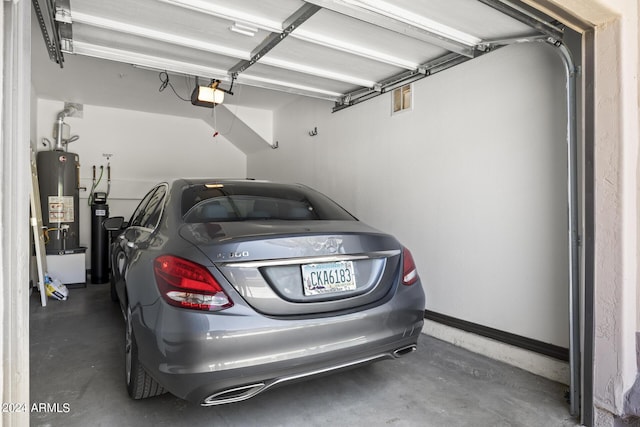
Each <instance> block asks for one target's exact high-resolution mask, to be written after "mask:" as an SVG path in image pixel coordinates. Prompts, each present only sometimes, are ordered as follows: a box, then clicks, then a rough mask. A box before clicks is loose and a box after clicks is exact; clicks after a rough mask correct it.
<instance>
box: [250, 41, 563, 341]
mask: <svg viewBox="0 0 640 427" xmlns="http://www.w3.org/2000/svg"><path fill="white" fill-rule="evenodd" d="M331 107H332V105H331V104H329V103H326V102H321V101H314V100H309V99H303V100H300V101H299V102H296V103H293V104H290V105H288V106H286V107H284V108H282V109H281V110H278V111H276V113H275V115H274V120H275V123H274V137H275V139H276V140H277V141H278V143H279V146H280V148H278V149H277V150H264V151H261V152H259V153H255V154H251V155H249V156H248V165H247V168H248V174H249V176H253V177H256V178H266V179H272V180H284V181H297V182H302V183H305V184H308V185H310V186H312V187H315V188H317V189H318V190H320V191H322V192H324V193H326V194H327V195H329V196H331V197H333V198H334V199H336V200H337V201H338V202H339V203H341V204H342V205H343V206H344V207H345V208H346V209H348V210H349V211H350V212H352V213H353V214H354V215H356V216H357V217H358V218H359V219H361V220H362V221H364V222H366V223H369V224H370V225H373V226H375V227H377V228H379V229H382V230H385V231H389V232H391V233H393V234H395V235H396V236H397V237H398V238H399V240H400V241H402V242H403V244H405V245H406V246H407V247H409V248H410V249H411V250H412V252H413V254H414V257H415V258H416V262H417V264H418V268H419V271H420V274H421V277H422V282H423V285H424V287H425V289H426V292H427V309H429V310H433V311H436V312H439V313H442V314H446V315H449V316H453V317H456V318H460V319H463V320H467V321H471V322H474V323H478V324H481V325H485V326H489V327H493V328H496V329H500V330H504V331H507V332H511V333H515V334H518V335H522V336H526V337H530V338H533V339H537V340H540V341H543V342H547V343H551V344H555V345H560V346H563V347H568V329H569V327H568V296H567V295H568V276H567V269H568V257H567V254H566V252H567V249H566V248H567V232H566V229H567V227H566V221H567V202H566V194H565V193H566V178H565V176H566V175H565V174H566V130H565V129H566V113H565V81H564V72H563V65H562V62H561V60H560V58H559V57H558V56H557V54H556V53H555V52H554V49H553V48H552V47H550V46H547V45H543V44H529V45H517V46H511V47H507V48H503V49H501V50H498V51H496V52H493V53H491V54H489V55H486V56H483V57H481V58H478V59H476V60H474V61H471V62H468V63H466V64H462V65H460V66H458V67H455V68H453V69H450V70H449V71H448V72H447V73H440V74H436V75H433V76H430V77H428V78H426V79H423V80H421V81H420V82H417V83H416V84H415V85H414V109H413V111H410V112H404V113H402V114H399V115H396V116H393V117H392V116H391V115H390V95H389V94H385V95H382V96H379V97H377V98H375V99H374V100H371V101H367V102H365V103H363V104H360V105H357V106H354V107H352V108H348V109H346V110H344V111H341V112H338V113H335V114H332V113H331V111H330V110H331ZM315 127H317V130H318V135H317V136H314V137H311V136H309V135H308V132H309V131H310V130H312V129H314V128H315Z"/></svg>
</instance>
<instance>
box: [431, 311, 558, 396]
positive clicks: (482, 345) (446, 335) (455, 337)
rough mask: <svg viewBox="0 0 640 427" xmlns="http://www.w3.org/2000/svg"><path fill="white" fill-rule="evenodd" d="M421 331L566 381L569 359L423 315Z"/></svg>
mask: <svg viewBox="0 0 640 427" xmlns="http://www.w3.org/2000/svg"><path fill="white" fill-rule="evenodd" d="M422 332H423V333H424V334H427V335H429V336H432V337H434V338H437V339H439V340H442V341H445V342H448V343H450V344H453V345H455V346H458V347H462V348H464V349H466V350H469V351H471V352H474V353H477V354H481V355H482V356H485V357H488V358H490V359H494V360H497V361H500V362H503V363H506V364H508V365H511V366H514V367H516V368H519V369H523V370H525V371H528V372H531V373H532V374H535V375H539V376H541V377H544V378H547V379H550V380H552V381H556V382H558V383H560V384H565V385H566V384H569V377H570V375H569V362H563V361H560V360H558V359H555V358H553V357H549V356H545V355H542V354H539V353H535V352H533V351H529V350H525V349H523V348H520V347H516V346H513V345H509V344H505V343H503V342H500V341H496V340H494V339H491V338H487V337H484V336H481V335H477V334H474V333H471V332H467V331H463V330H462V329H457V328H454V327H451V326H447V325H444V324H442V323H438V322H435V321H433V320H429V319H425V321H424V327H423V328H422ZM427 351H428V350H427Z"/></svg>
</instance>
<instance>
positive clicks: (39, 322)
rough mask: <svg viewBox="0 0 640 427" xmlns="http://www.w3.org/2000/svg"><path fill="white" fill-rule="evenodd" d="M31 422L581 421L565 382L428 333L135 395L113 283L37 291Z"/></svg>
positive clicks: (411, 423) (34, 297)
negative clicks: (205, 398) (292, 377)
mask: <svg viewBox="0 0 640 427" xmlns="http://www.w3.org/2000/svg"><path fill="white" fill-rule="evenodd" d="M30 339H31V354H30V359H31V360H30V363H31V403H32V404H33V403H47V404H49V405H48V411H47V412H34V413H31V425H32V426H83V427H84V426H89V425H90V426H122V427H124V426H136V427H138V426H177V425H182V426H190V427H196V426H535V427H539V426H574V425H576V422H575V420H574V419H572V418H571V417H570V415H569V412H568V406H567V404H566V402H565V399H564V394H565V392H566V390H567V387H566V386H563V385H561V384H558V383H554V382H552V381H549V380H546V379H544V378H541V377H538V376H535V375H532V374H529V373H527V372H525V371H522V370H519V369H517V368H513V367H511V366H508V365H505V364H503V363H500V362H496V361H493V360H490V359H487V358H485V357H482V356H478V355H476V354H473V353H470V352H468V351H466V350H463V349H460V348H458V347H455V346H453V345H450V344H447V343H445V342H442V341H439V340H437V339H435V338H432V337H429V336H427V335H422V337H421V339H420V342H419V348H418V351H417V352H415V353H413V354H411V355H408V356H406V357H405V358H403V359H399V360H396V361H383V362H380V363H377V364H374V365H370V366H366V367H364V368H360V369H356V370H351V371H348V372H346V373H340V374H335V375H330V376H326V377H321V378H317V379H313V380H309V381H306V382H301V383H296V384H290V385H286V386H283V387H280V388H277V389H273V390H270V391H269V392H267V393H265V394H262V395H260V396H257V397H255V398H253V399H251V400H248V401H244V402H240V403H235V404H230V405H225V406H214V407H209V408H203V407H200V406H198V405H193V404H191V403H188V402H186V401H183V400H180V399H178V398H175V397H173V396H171V395H169V394H165V395H163V396H160V397H157V398H152V399H148V400H141V401H132V400H130V399H129V397H128V396H127V392H126V389H125V386H124V379H123V376H124V373H123V372H124V356H123V339H124V322H123V320H122V316H121V314H120V311H119V308H118V307H117V305H116V304H114V303H112V302H111V300H110V299H109V286H108V285H91V284H89V285H87V288H79V289H71V290H70V297H69V300H68V301H54V300H49V302H48V305H47V307H45V308H43V307H41V306H40V300H39V295H38V294H34V295H32V297H31V333H30Z"/></svg>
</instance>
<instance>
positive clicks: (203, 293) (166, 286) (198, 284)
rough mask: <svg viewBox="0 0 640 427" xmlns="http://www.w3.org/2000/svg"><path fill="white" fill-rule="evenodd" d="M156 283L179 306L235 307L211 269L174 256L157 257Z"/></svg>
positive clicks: (211, 308) (170, 301)
mask: <svg viewBox="0 0 640 427" xmlns="http://www.w3.org/2000/svg"><path fill="white" fill-rule="evenodd" d="M153 270H154V272H155V276H156V283H157V284H158V288H159V289H160V293H161V294H162V297H163V298H164V300H165V301H167V302H168V303H169V304H171V305H174V306H176V307H182V308H192V309H196V310H206V311H219V310H224V309H226V308H229V307H232V306H233V301H231V299H230V298H229V297H228V296H227V294H226V293H225V292H224V291H223V290H222V287H221V286H220V284H219V283H218V282H217V281H216V279H214V277H213V276H212V275H211V273H210V272H209V270H207V269H206V268H204V267H203V266H201V265H199V264H196V263H194V262H191V261H187V260H186V259H182V258H178V257H176V256H173V255H162V256H159V257H158V258H156V259H155V261H154V264H153Z"/></svg>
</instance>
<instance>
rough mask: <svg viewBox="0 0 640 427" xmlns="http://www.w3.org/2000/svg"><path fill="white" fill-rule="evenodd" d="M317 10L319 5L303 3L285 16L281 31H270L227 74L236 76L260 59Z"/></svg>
mask: <svg viewBox="0 0 640 427" xmlns="http://www.w3.org/2000/svg"><path fill="white" fill-rule="evenodd" d="M318 10H320V7H319V6H316V5H314V4H310V3H305V4H304V6H302V7H301V8H300V9H298V10H297V11H295V12H294V13H293V14H292V15H291V16H289V18H287V20H286V21H285V22H284V24H283V27H284V29H283V30H282V32H281V33H271V34H270V35H269V36H268V37H267V38H266V39H265V40H264V41H263V42H262V43H261V44H260V45H259V46H258V47H257V48H256V49H254V51H253V52H251V58H250V59H249V60H247V61H240V62H238V63H237V64H236V65H234V66H233V67H232V68H231V69H230V70H229V75H231V76H236V77H237V76H238V74H240V73H242V72H244V71H245V70H246V69H247V68H249V67H251V66H252V65H254V64H255V63H256V62H258V61H259V60H260V58H262V57H263V56H264V55H266V54H267V53H268V52H269V51H270V50H271V49H273V48H274V47H276V45H278V44H279V43H280V42H281V41H282V40H284V39H285V38H286V37H287V36H288V35H289V34H291V33H292V32H293V31H294V30H295V29H296V28H298V27H299V26H300V25H302V24H303V23H304V22H305V21H306V20H307V19H309V18H311V17H312V16H313V15H314V14H315V13H316V12H317V11H318Z"/></svg>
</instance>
